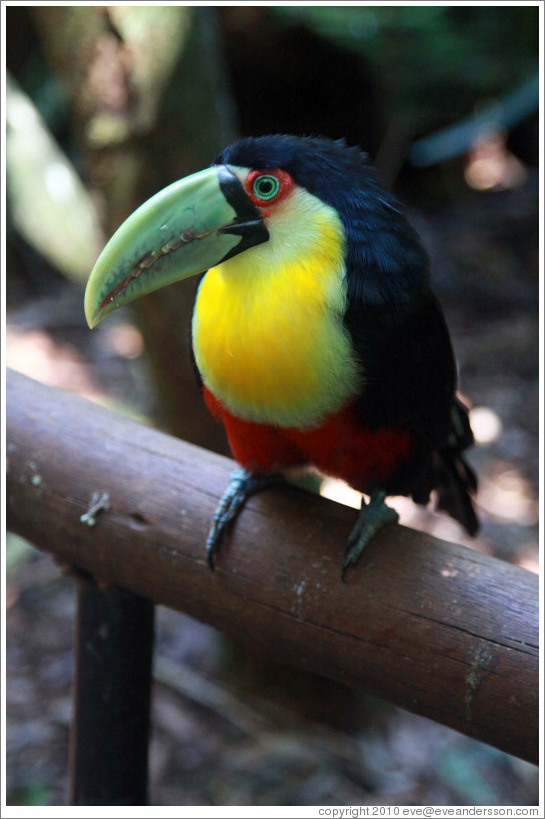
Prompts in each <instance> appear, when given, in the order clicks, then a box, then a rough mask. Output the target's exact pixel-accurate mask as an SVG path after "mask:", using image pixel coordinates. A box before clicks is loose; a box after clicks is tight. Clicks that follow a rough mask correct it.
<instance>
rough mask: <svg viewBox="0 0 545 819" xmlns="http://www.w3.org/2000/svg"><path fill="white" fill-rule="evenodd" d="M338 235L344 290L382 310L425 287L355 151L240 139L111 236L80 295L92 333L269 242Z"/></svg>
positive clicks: (397, 220)
mask: <svg viewBox="0 0 545 819" xmlns="http://www.w3.org/2000/svg"><path fill="white" fill-rule="evenodd" d="M323 225H327V226H328V227H329V228H331V229H332V230H330V233H331V235H333V234H335V235H336V236H337V237H338V239H336V241H338V242H339V244H340V246H341V250H342V253H343V256H344V263H343V271H345V272H346V276H347V282H348V291H349V295H350V289H351V288H352V291H353V294H354V295H357V297H358V298H361V297H363V296H364V297H365V298H366V299H368V300H369V301H377V300H378V301H380V300H381V299H384V298H387V297H392V296H395V295H396V294H397V297H398V298H399V297H401V298H402V297H403V294H404V293H405V292H410V291H411V290H414V284H415V283H416V282H417V281H422V280H423V279H425V278H426V267H427V265H426V260H425V254H424V253H423V251H422V249H421V247H420V244H419V242H418V239H417V238H416V234H415V233H414V231H412V229H411V228H410V227H409V225H408V224H407V222H406V221H405V219H404V218H403V217H402V216H401V214H400V213H399V211H398V209H397V206H396V204H395V202H394V200H393V199H392V198H391V197H390V196H389V195H388V194H387V193H386V192H385V191H384V190H383V189H382V188H381V187H380V185H379V183H378V182H377V179H376V177H375V174H374V172H373V169H372V168H371V167H370V166H369V165H368V164H367V162H366V157H365V155H364V154H362V153H361V152H360V151H359V150H358V149H355V148H348V147H346V145H345V143H344V142H343V141H332V140H329V139H324V138H310V137H308V138H307V137H295V136H286V135H275V136H264V137H257V138H250V137H247V138H244V139H241V140H239V141H238V142H236V143H235V144H234V145H231V146H230V147H228V148H226V149H225V150H224V151H222V152H221V153H220V154H219V155H218V156H217V157H216V159H215V162H214V164H213V165H212V167H210V168H207V169H206V170H204V171H200V172H198V173H195V174H192V175H191V176H188V177H186V178H184V179H181V180H180V181H178V182H175V183H174V184H172V185H170V186H169V187H167V188H165V189H164V190H162V191H160V192H159V193H157V194H156V195H155V196H153V197H152V198H151V199H149V200H148V201H147V202H145V203H144V204H143V205H142V206H141V207H140V208H138V210H136V211H135V212H134V213H133V214H132V215H131V216H130V217H129V218H128V219H127V220H126V221H125V222H124V223H123V224H122V225H121V227H120V228H119V229H118V230H117V232H116V233H115V234H114V235H113V237H112V238H111V239H110V241H109V242H108V244H107V245H106V247H105V248H104V250H103V252H102V254H101V255H100V257H99V259H98V261H97V262H96V264H95V267H94V268H93V271H92V273H91V276H90V278H89V282H88V284H87V290H86V293H85V315H86V317H87V321H88V323H89V326H90V327H94V326H95V325H96V324H98V322H99V321H101V320H102V319H103V318H105V316H107V315H108V314H109V313H111V312H112V311H113V310H115V309H116V308H117V307H120V306H121V305H124V304H127V303H128V302H131V301H134V300H135V299H137V298H139V297H140V296H142V295H145V294H146V293H150V292H152V291H154V290H158V289H159V288H161V287H164V286H165V285H167V284H171V283H173V282H175V281H179V280H181V279H184V278H187V277H189V276H193V275H195V274H199V273H203V272H204V271H205V270H208V269H209V268H211V267H214V266H216V265H218V264H220V263H222V262H225V261H226V260H228V259H230V258H232V257H234V256H236V255H238V254H241V253H246V252H247V251H249V250H250V249H252V248H256V247H258V246H260V245H264V247H263V251H265V252H266V250H267V247H265V245H266V243H268V245H267V246H268V247H271V248H272V247H273V246H274V245H276V250H275V252H276V253H278V252H279V249H278V247H279V245H280V244H281V245H282V247H283V248H284V251H283V252H284V253H285V254H289V253H290V248H295V247H296V248H297V253H298V254H299V255H300V254H301V253H304V252H305V248H306V247H308V250H309V253H312V243H316V242H319V241H320V235H319V232H320V229H321V227H320V226H323Z"/></svg>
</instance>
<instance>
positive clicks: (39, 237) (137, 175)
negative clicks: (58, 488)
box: [5, 3, 540, 804]
mask: <svg viewBox="0 0 545 819" xmlns="http://www.w3.org/2000/svg"><path fill="white" fill-rule="evenodd" d="M5 11H6V67H7V78H6V98H5V99H6V127H7V132H6V158H7V234H6V260H7V269H6V295H7V334H8V344H7V352H8V364H10V366H14V367H15V368H17V369H20V370H22V371H23V372H26V373H27V374H29V375H31V376H33V377H35V378H39V379H41V380H43V381H45V382H46V383H50V384H53V385H56V386H61V387H63V388H67V389H72V390H74V391H76V392H79V393H81V394H83V395H85V396H87V397H89V398H91V399H92V400H97V401H100V402H102V403H107V404H110V405H112V406H114V407H115V408H117V409H120V410H121V411H124V412H127V413H130V414H133V415H137V416H138V417H141V418H143V419H145V420H148V421H151V422H153V423H156V424H157V425H159V426H161V427H163V428H164V429H166V430H168V431H170V432H172V433H173V434H176V435H179V436H181V437H184V438H186V439H188V440H191V441H194V442H196V443H199V444H201V445H204V446H207V447H209V448H213V449H216V450H218V451H224V452H225V451H226V446H225V441H224V438H223V433H222V431H221V430H220V429H219V427H218V426H217V425H216V424H215V423H213V422H212V421H211V419H210V418H209V416H208V414H207V413H206V412H205V411H204V409H203V406H202V401H201V398H200V394H199V391H198V389H197V387H196V385H195V383H194V377H193V370H192V365H191V361H190V356H189V353H188V343H187V340H188V332H187V329H188V327H189V320H190V314H191V309H192V299H193V294H194V289H195V286H196V285H195V283H193V282H191V281H188V282H182V283H180V285H177V286H175V287H174V288H168V289H167V290H166V291H163V292H161V291H160V292H159V293H156V294H152V295H151V296H150V297H147V298H146V299H145V300H142V301H141V302H137V303H136V304H135V305H134V306H133V308H132V309H131V310H129V311H124V312H122V311H120V315H115V316H114V317H112V319H111V321H109V323H108V326H105V327H103V328H101V329H100V331H98V332H95V333H92V334H91V333H90V332H89V331H88V329H87V327H86V325H85V322H84V317H83V299H82V292H83V287H84V283H85V280H86V277H87V274H88V272H89V271H90V268H91V266H92V264H93V261H94V259H95V258H96V256H97V255H98V252H99V251H100V248H101V246H102V245H103V243H104V241H105V239H106V238H107V237H108V236H109V235H111V233H112V232H113V231H114V230H115V228H117V226H118V225H119V224H120V223H121V221H122V220H123V219H124V218H125V217H126V216H127V215H128V214H129V213H130V212H131V211H132V210H134V208H135V207H136V206H137V205H138V204H140V203H141V202H142V201H143V200H144V199H145V198H147V197H148V196H149V195H151V194H152V193H154V192H155V191H157V190H159V189H160V188H162V187H164V186H165V185H166V184H168V183H170V182H172V181H173V180H174V179H177V178H179V177H181V176H183V175H185V174H187V173H190V172H192V171H195V170H198V169H200V168H202V167H204V166H205V165H207V164H209V163H210V161H211V160H212V158H213V156H214V154H215V152H216V151H217V150H219V149H221V148H222V147H223V146H224V145H225V144H227V143H228V142H229V141H232V140H233V139H235V138H236V137H237V136H240V135H245V134H248V135H258V134H263V133H274V132H281V131H283V132H291V133H299V134H318V133H319V134H324V135H327V136H330V137H334V138H341V137H343V138H346V140H347V141H348V142H349V143H351V144H358V145H360V146H361V147H362V148H363V149H364V150H366V151H367V152H368V153H369V154H370V156H371V158H372V160H373V161H374V163H375V164H376V165H377V167H378V169H379V172H380V174H381V177H382V179H383V181H384V183H385V184H386V185H387V186H388V187H391V188H393V190H394V192H395V193H396V194H397V195H398V196H399V197H400V199H401V200H402V201H404V202H405V203H407V204H408V206H409V209H410V214H409V215H410V217H411V219H412V220H413V222H414V223H415V225H416V226H417V228H418V229H419V230H420V232H421V233H422V235H423V238H424V242H425V244H426V246H427V247H428V249H429V251H430V253H431V256H432V268H433V270H434V278H435V283H436V288H437V289H438V292H439V295H440V297H441V300H442V301H443V303H444V304H445V307H446V309H447V315H448V318H449V323H450V325H451V328H452V329H453V333H454V337H455V346H456V349H457V352H458V358H459V362H460V370H461V373H462V382H463V386H464V387H465V386H467V390H468V393H469V395H471V397H472V398H473V400H474V401H475V403H477V404H478V405H480V406H478V407H477V410H478V412H475V413H474V415H473V417H472V420H473V423H474V427H475V429H476V431H477V427H479V434H478V439H479V443H480V446H479V448H477V449H476V451H475V455H474V462H475V463H476V466H477V468H478V471H479V473H480V475H481V487H482V490H481V494H480V499H479V500H480V504H481V508H482V510H483V517H484V526H483V539H482V540H480V541H478V542H477V544H469V543H468V544H467V545H474V546H475V547H476V548H481V549H483V550H485V551H489V552H491V553H493V554H496V555H497V556H499V557H501V558H503V559H508V560H513V561H515V562H518V563H519V564H520V565H526V566H527V567H528V568H531V569H533V570H535V568H536V566H537V534H536V532H537V520H536V508H537V506H536V504H537V501H536V497H537V489H536V484H537V471H538V465H537V464H538V457H537V445H536V442H537V425H538V422H537V345H536V341H537V301H538V299H537V291H538V219H537V216H538V190H539V185H538V161H539V118H538V105H539V97H538V81H537V78H538V69H539V63H540V54H539V36H538V22H539V21H538V13H539V10H538V7H537V5H535V4H534V5H524V4H514V5H512V6H505V5H494V4H491V3H484V4H479V5H477V4H469V5H465V6H448V5H431V4H424V5H420V6H400V5H392V6H387V5H374V6H366V5H361V6H342V5H329V6H311V5H300V6H288V5H278V6H267V7H265V6H259V5H255V6H247V5H242V6H200V7H196V6H188V5H175V6H160V5H149V6H30V5H29V6H9V7H7V8H6V9H5ZM438 146H439V148H438ZM181 408H182V409H181ZM521 408H524V411H521ZM400 511H401V512H402V519H403V520H405V521H406V522H409V524H414V525H416V526H417V527H418V526H420V527H422V528H426V527H431V528H430V529H429V530H430V531H433V532H434V533H436V534H437V535H438V536H443V537H446V538H449V537H451V538H453V539H456V538H457V537H459V533H458V532H456V531H454V530H452V529H448V525H447V523H446V522H445V521H444V520H443V519H442V518H441V519H439V520H438V521H437V520H435V519H433V518H431V517H430V516H428V517H425V516H424V513H423V512H421V511H420V512H418V511H417V512H415V511H414V509H412V510H411V513H410V514H414V515H415V517H414V518H409V517H405V518H403V515H404V514H405V515H408V514H409V512H408V511H407V509H405V507H403V509H400ZM445 527H447V528H445ZM7 548H8V564H7V567H8V581H9V583H8V607H9V609H10V616H11V619H10V621H9V622H10V623H11V626H10V628H11V629H12V631H11V632H10V633H11V635H12V643H11V645H13V646H14V648H13V650H12V652H11V653H10V654H9V656H8V662H9V663H10V667H11V679H12V683H11V688H10V691H11V694H10V699H9V703H10V712H9V713H10V719H11V723H10V733H11V737H12V740H11V749H12V753H11V757H10V759H11V763H10V788H11V795H12V796H11V798H12V804H39V803H40V802H46V803H50V804H61V803H62V799H63V794H62V789H63V787H64V783H65V777H66V760H65V756H64V754H65V746H66V734H67V731H68V719H69V676H70V675H69V663H68V665H67V660H66V657H67V652H69V650H68V649H67V648H66V646H67V645H69V640H70V628H71V618H72V608H71V607H72V600H71V596H70V593H69V582H68V581H63V580H59V578H58V573H57V571H56V569H55V568H54V567H52V568H51V569H50V570H48V569H44V568H43V567H44V561H42V560H41V559H40V558H39V556H38V553H36V552H35V550H33V549H32V548H31V547H29V546H28V544H25V543H24V542H21V540H20V539H19V538H15V537H14V536H10V537H9V538H8V542H7ZM63 582H64V584H63ZM45 609H47V611H48V616H49V617H51V618H52V622H53V623H54V624H55V625H54V628H49V629H45V626H44V627H43V628H40V627H37V626H36V623H37V618H38V620H40V618H41V617H42V614H43V611H44V610H45ZM41 613H42V614H41ZM40 622H41V621H40ZM183 622H184V626H183V628H180V616H179V615H175V614H174V613H173V612H162V613H161V616H160V618H159V640H158V644H159V648H160V650H161V651H163V653H164V652H165V650H166V651H167V653H168V652H170V656H172V654H174V656H175V657H176V659H177V661H179V662H180V663H181V665H182V666H183V665H184V664H185V663H187V662H189V664H193V668H197V669H198V670H199V671H202V672H203V673H204V674H205V675H207V676H214V675H221V674H224V673H225V665H226V663H225V653H226V649H225V645H223V647H222V649H221V650H220V651H219V652H218V651H217V646H216V644H215V643H214V638H212V637H211V635H210V632H209V631H207V630H206V629H204V627H201V628H199V626H198V624H192V623H190V622H189V621H188V619H187V618H185V619H184V620H183ZM44 629H45V630H44ZM211 641H212V643H213V648H214V651H216V655H215V656H217V658H219V659H217V660H213V659H212V658H211V653H213V652H211ZM230 651H231V652H232V658H231V663H230V665H231V668H233V666H236V665H238V667H239V670H240V669H243V670H244V672H245V673H246V677H247V679H246V681H245V682H242V687H243V689H248V688H252V687H254V688H256V689H257V690H258V691H260V692H261V691H262V687H263V684H264V677H267V676H268V677H269V680H267V682H268V683H271V680H272V679H273V678H274V674H271V673H270V668H269V667H266V668H265V670H264V671H263V670H262V671H261V672H257V671H256V668H255V665H253V663H252V662H251V660H247V658H241V655H240V654H239V653H238V652H237V650H236V649H235V648H234V647H231V648H230ZM38 655H39V656H40V657H41V659H40V661H39V662H38V661H37V656H38ZM240 676H241V675H240V674H239V675H238V679H237V680H236V683H237V686H240V685H241V679H240ZM281 676H283V677H284V683H285V682H286V680H288V681H289V683H288V684H289V685H291V687H292V689H293V700H292V702H291V705H293V707H294V708H295V709H296V710H299V711H300V710H301V705H302V704H303V711H304V712H305V714H306V715H307V717H309V718H312V717H313V716H315V717H316V716H317V717H318V718H319V719H320V720H321V721H324V720H325V721H326V722H328V723H331V724H333V725H334V726H335V730H337V729H338V728H339V726H342V729H343V730H344V729H345V728H346V726H347V725H349V726H350V727H349V733H350V735H351V737H352V736H354V735H355V734H356V733H357V731H358V729H359V728H360V726H361V722H360V718H361V713H362V702H361V700H360V699H358V701H357V702H356V698H355V695H353V694H350V695H348V694H347V692H346V691H345V690H344V689H339V688H338V687H335V686H329V687H328V686H323V687H322V688H320V685H319V684H318V683H316V682H309V680H308V679H304V680H303V681H302V680H301V678H299V679H297V678H296V677H290V676H289V675H287V674H286V671H285V670H283V671H282V672H281ZM180 677H181V678H182V677H183V669H182V671H181V673H180ZM231 682H233V680H231ZM309 686H310V687H311V689H312V696H310V697H309V694H308V692H309V690H310V689H309ZM280 690H281V698H282V703H283V704H284V705H286V694H285V690H286V689H285V685H284V687H283V688H282V687H281V689H280ZM165 691H166V689H165ZM164 693H165V692H164ZM169 697H170V699H169ZM172 697H173V695H172V692H171V691H170V690H168V691H166V699H165V697H163V699H161V700H160V702H159V705H158V706H157V712H156V725H157V727H156V731H157V735H158V736H159V738H160V742H158V743H157V745H156V746H155V747H154V748H152V756H153V759H154V760H155V762H154V765H155V768H154V778H155V781H156V782H157V783H158V784H157V789H158V793H160V794H161V795H160V797H159V798H160V799H162V800H163V804H201V803H204V804H246V803H248V804H281V803H282V804H312V803H314V804H316V803H321V804H329V803H331V804H343V803H346V804H356V803H360V804H363V803H365V802H366V800H368V799H369V800H371V802H372V801H373V800H374V803H376V804H388V801H389V802H390V803H391V804H402V803H406V804H447V803H449V804H491V803H495V804H532V800H533V799H535V794H536V780H535V778H534V776H533V772H532V771H533V769H532V770H530V768H531V766H524V765H522V763H521V764H519V763H518V762H517V761H516V760H509V759H507V758H506V757H505V755H501V754H499V753H498V752H495V751H493V750H492V749H489V748H486V747H485V746H480V745H478V744H472V743H471V741H469V740H467V742H466V741H465V740H463V742H461V743H456V741H453V740H452V737H451V735H450V734H448V732H447V733H446V734H441V735H440V736H439V735H438V734H437V729H438V726H431V727H430V725H428V724H427V723H426V722H425V721H416V722H411V721H410V720H409V721H408V722H407V721H406V718H407V719H408V715H405V716H400V715H399V714H398V713H396V714H395V715H394V716H393V717H392V711H391V709H385V710H384V709H383V708H382V706H377V705H369V703H368V702H366V703H364V705H363V712H365V715H366V716H365V719H364V720H363V722H365V723H366V726H365V731H364V732H363V733H364V734H365V737H364V740H363V742H362V746H361V749H359V750H358V752H357V754H356V756H350V754H352V750H351V751H350V754H348V756H347V755H346V754H345V752H344V751H343V753H342V754H340V755H338V756H335V754H333V756H328V755H327V754H326V753H322V754H321V755H320V754H318V755H317V754H316V750H315V746H312V747H313V749H314V750H313V752H312V754H311V753H310V752H309V746H308V745H307V744H305V741H303V740H301V737H300V735H299V734H298V735H297V737H296V736H295V735H294V734H290V732H289V724H287V725H284V733H283V734H282V735H280V734H278V735H276V734H274V736H273V734H270V735H269V738H268V743H269V744H267V743H261V744H260V740H259V739H258V740H257V742H256V743H255V744H252V743H251V742H249V740H248V743H249V744H248V745H243V747H242V748H241V747H240V744H239V745H238V746H236V748H237V752H238V757H237V754H236V753H235V754H232V753H231V751H232V746H233V736H232V731H231V732H230V731H229V730H227V729H226V728H225V725H226V724H227V725H228V724H229V718H228V714H226V712H225V708H224V707H223V706H222V705H221V703H220V704H219V705H218V708H217V710H218V713H219V715H220V717H221V719H220V720H219V727H218V723H217V720H215V716H217V715H216V714H214V713H213V714H212V717H214V719H212V720H209V721H208V722H206V721H205V723H203V722H202V721H200V717H201V716H202V714H201V713H200V711H199V708H200V706H197V715H195V713H194V708H193V707H190V708H188V709H186V710H184V707H185V706H186V705H188V703H187V702H185V701H184V702H185V705H184V703H182V705H180V702H179V700H176V703H175V705H176V708H175V709H174V710H173V704H172V701H171V700H172ZM193 697H195V698H196V699H197V701H198V695H197V693H194V694H192V695H191V696H189V697H188V699H189V706H193V705H194V703H193V701H192V700H193ZM297 698H299V702H298V703H297V702H296V700H297ZM186 699H187V698H186ZM52 702H53V705H52V704H51V703H52ZM41 703H43V705H41ZM312 712H314V713H312ZM46 713H47V714H53V716H52V717H51V719H50V722H49V723H48V724H47V725H46V726H45V727H44V714H46ZM385 714H386V716H385ZM377 715H378V716H377ZM262 716H263V715H262V714H261V715H260V719H259V720H257V722H258V723H259V724H261V723H260V720H261V718H262ZM225 720H227V721H226V722H225ZM193 721H195V724H197V725H198V730H197V729H195V728H192V726H193ZM180 722H181V723H182V725H181V727H180V729H179V730H178V728H175V730H173V727H172V726H179V724H180ZM274 724H275V721H274V720H272V725H274ZM188 726H189V729H188ZM203 726H204V727H203ZM370 726H371V730H369V727H370ZM385 726H386V727H385ZM388 726H390V728H388ZM270 727H271V726H270V725H269V729H270ZM384 727H385V728H384ZM382 728H384V730H382ZM256 733H257V732H256ZM444 736H446V737H447V739H443V740H441V737H444ZM335 737H336V740H335V741H337V740H339V737H340V734H335ZM449 737H450V738H449ZM358 741H359V740H358ZM441 741H443V742H444V744H443V746H440V747H441V748H442V750H441V751H439V752H437V750H436V749H437V743H438V742H439V743H440V742H441ZM332 742H333V739H332ZM184 743H187V746H186V745H184ZM180 744H181V746H180ZM44 745H47V747H48V748H49V751H50V754H49V757H48V758H47V759H45V758H44V754H43V753H42V752H41V750H40V749H42V748H43V747H44ZM351 747H352V746H351ZM358 747H359V746H358ZM211 748H219V753H220V754H223V756H222V757H221V764H220V762H219V760H218V757H217V756H214V751H213V750H212V751H211V750H210V749H211ZM245 748H246V751H245ZM343 748H344V746H343ZM294 749H295V750H294ZM415 749H416V750H415ZM226 753H227V756H225V754H226ZM245 753H247V754H248V753H249V754H250V756H247V755H246V756H245ZM199 754H200V756H199ZM343 754H344V756H343ZM171 759H176V766H175V768H174V769H172V765H171V763H170V762H169V760H171ZM237 759H238V762H237V761H236V760H237ZM250 759H251V760H252V761H249V760H250ZM192 760H193V762H192ZM339 760H341V761H339ZM347 760H348V761H347ZM356 762H357V764H356ZM192 765H193V767H192ZM230 765H231V767H229V766H230ZM237 765H238V767H237ZM213 768H214V769H215V773H214V775H212V776H210V775H209V774H210V771H211V770H212V769H213ZM180 771H182V773H183V776H182V777H181V780H182V785H181V786H180V785H177V784H173V783H177V781H178V778H179V774H180ZM202 771H205V772H206V777H204V778H202V775H201V774H199V772H202ZM159 786H160V788H159ZM192 788H193V790H192ZM392 794H393V796H392ZM182 800H187V802H185V801H182ZM245 800H246V801H245ZM260 800H261V801H260ZM494 800H495V801H494Z"/></svg>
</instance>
